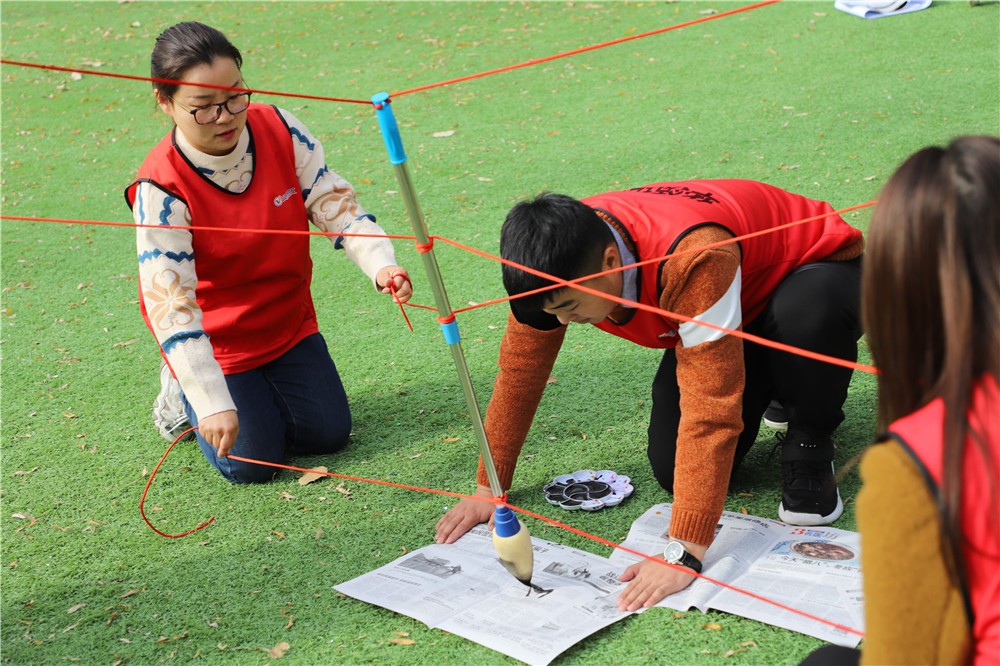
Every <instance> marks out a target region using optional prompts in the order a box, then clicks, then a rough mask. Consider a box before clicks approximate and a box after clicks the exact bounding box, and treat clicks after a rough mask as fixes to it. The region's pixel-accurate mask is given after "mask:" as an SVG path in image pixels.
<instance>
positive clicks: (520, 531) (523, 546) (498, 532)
mask: <svg viewBox="0 0 1000 666" xmlns="http://www.w3.org/2000/svg"><path fill="white" fill-rule="evenodd" d="M493 547H494V548H496V551H497V556H499V558H500V563H501V564H503V566H504V568H505V569H507V571H509V572H510V574H511V575H512V576H514V578H516V579H518V580H519V581H521V582H522V583H523V584H525V585H527V586H529V587H530V586H531V573H532V571H533V569H534V566H535V555H534V552H533V551H532V549H531V535H530V534H528V528H527V527H525V526H524V523H522V522H521V521H520V520H518V518H517V516H516V515H514V512H513V511H511V510H510V509H509V508H508V507H506V506H499V507H497V510H496V512H495V513H494V515H493Z"/></svg>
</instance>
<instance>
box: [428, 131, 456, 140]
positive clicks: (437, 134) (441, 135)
mask: <svg viewBox="0 0 1000 666" xmlns="http://www.w3.org/2000/svg"><path fill="white" fill-rule="evenodd" d="M454 134H455V130H445V131H443V132H434V134H431V136H432V137H434V138H435V139H444V138H446V137H449V136H452V135H454Z"/></svg>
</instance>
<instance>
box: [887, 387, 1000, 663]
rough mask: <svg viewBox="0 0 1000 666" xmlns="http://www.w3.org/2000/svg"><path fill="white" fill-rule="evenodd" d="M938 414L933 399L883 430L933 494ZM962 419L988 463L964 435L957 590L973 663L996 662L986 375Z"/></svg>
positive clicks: (997, 455)
mask: <svg viewBox="0 0 1000 666" xmlns="http://www.w3.org/2000/svg"><path fill="white" fill-rule="evenodd" d="M944 415H945V411H944V403H943V401H942V400H940V399H937V400H934V401H932V402H930V403H929V404H927V405H926V406H924V407H922V408H921V409H919V410H917V411H916V412H914V413H912V414H910V415H909V416H905V417H903V418H901V419H899V420H898V421H896V422H895V423H893V424H892V425H891V426H890V428H889V435H890V436H892V437H893V438H894V439H895V440H896V441H898V442H899V443H900V444H901V445H902V446H903V447H904V449H906V450H908V451H909V452H910V454H911V456H912V457H913V460H914V462H915V463H916V464H917V465H918V466H919V468H920V470H921V472H922V474H923V476H924V478H925V479H927V481H928V485H929V486H930V489H931V492H932V494H933V495H934V496H935V497H937V495H938V488H939V487H940V485H941V475H942V472H943V466H944V454H943V448H944V444H943V433H942V428H943V424H944ZM968 421H969V429H970V432H976V433H978V434H979V436H980V438H981V439H982V443H983V445H984V446H985V447H986V448H987V450H988V451H989V452H990V456H991V457H992V461H987V460H985V459H984V458H983V456H982V454H981V453H980V451H979V449H978V448H977V447H976V445H975V444H974V443H973V442H972V440H971V435H970V437H969V439H968V440H967V443H966V446H965V460H964V461H963V467H962V500H961V501H962V511H961V520H962V535H963V537H964V543H963V547H962V552H963V554H964V555H965V566H966V572H967V580H966V581H965V582H966V585H967V587H966V589H964V590H963V594H964V595H965V599H966V607H967V610H968V611H969V614H970V617H971V619H972V637H973V645H974V655H973V663H975V664H996V663H997V662H996V660H997V657H998V656H1000V532H998V527H1000V525H998V523H1000V499H998V493H1000V388H998V387H997V383H996V381H994V380H993V379H992V377H989V376H987V377H986V378H984V380H983V381H981V382H980V383H979V385H978V386H976V389H975V391H974V392H973V396H972V406H971V407H970V409H969V411H968ZM925 545H926V544H925Z"/></svg>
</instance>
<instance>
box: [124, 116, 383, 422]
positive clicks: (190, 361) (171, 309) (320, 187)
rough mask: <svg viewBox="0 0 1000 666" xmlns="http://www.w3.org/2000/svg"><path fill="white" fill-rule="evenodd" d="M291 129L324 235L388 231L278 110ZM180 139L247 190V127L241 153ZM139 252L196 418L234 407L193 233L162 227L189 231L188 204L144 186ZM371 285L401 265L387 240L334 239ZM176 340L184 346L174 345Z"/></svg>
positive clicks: (205, 168)
mask: <svg viewBox="0 0 1000 666" xmlns="http://www.w3.org/2000/svg"><path fill="white" fill-rule="evenodd" d="M279 112H280V113H281V116H282V117H283V119H284V120H285V123H286V124H287V125H288V127H289V131H290V134H291V137H292V144H293V146H294V151H295V169H296V176H297V178H298V181H299V184H300V186H301V187H300V189H301V191H302V192H303V196H304V197H305V206H306V211H307V213H308V215H309V219H310V221H311V222H312V223H313V224H314V225H315V226H316V227H317V228H319V229H320V230H322V231H326V232H331V233H335V234H339V233H344V232H347V233H352V234H353V233H357V234H378V235H384V234H385V232H384V231H383V230H382V228H381V227H379V226H378V225H377V224H376V223H375V222H374V218H372V217H371V216H369V215H368V214H367V213H366V212H365V210H364V209H363V208H362V207H361V205H360V204H359V203H358V202H357V200H356V198H355V195H354V189H353V188H352V187H351V184H350V183H348V182H347V181H346V180H344V179H343V178H341V177H340V176H339V175H337V174H336V173H334V172H333V171H331V170H330V169H329V168H328V167H327V165H326V156H325V154H324V151H323V146H322V145H321V144H320V142H319V141H318V140H317V139H316V138H315V137H314V136H313V135H312V134H311V133H310V132H309V130H308V129H307V128H306V126H305V125H303V124H302V122H301V121H299V120H298V119H297V118H295V116H293V115H292V114H291V113H289V112H288V111H285V110H282V109H279ZM175 136H176V142H177V145H178V147H179V148H180V150H181V151H182V152H183V153H184V155H185V156H186V157H187V158H188V159H189V160H190V161H191V162H192V164H194V165H195V166H196V167H198V169H199V170H200V171H201V173H202V174H204V175H205V176H207V177H208V178H209V179H211V180H212V181H213V182H214V183H215V184H217V185H218V186H220V187H222V188H224V189H226V190H229V191H231V192H243V191H244V190H245V189H246V188H247V186H248V185H249V184H250V179H251V176H252V175H253V168H254V159H255V155H254V154H253V153H252V152H250V150H249V144H250V141H249V134H248V133H247V131H246V130H245V129H244V131H243V133H242V134H241V136H240V138H239V141H238V143H237V145H236V148H235V149H234V150H233V151H232V152H231V153H230V154H228V155H222V156H213V155H208V154H206V153H202V152H200V151H198V150H197V149H196V148H194V147H193V146H192V145H191V143H190V142H189V141H188V140H187V139H186V138H185V137H184V134H183V133H182V132H181V131H180V130H176V131H175ZM133 214H134V218H135V222H136V223H137V224H139V225H141V226H140V227H139V228H138V229H137V231H136V247H137V250H138V255H139V281H140V284H141V286H142V295H143V300H144V305H145V307H146V311H147V313H148V314H149V318H150V322H151V323H152V325H153V326H152V327H153V330H154V333H155V335H156V339H157V342H158V343H159V344H160V347H161V348H162V349H165V350H167V358H168V359H169V362H170V366H171V368H172V369H173V371H174V374H175V375H176V377H177V379H178V381H179V382H180V385H181V388H182V389H183V391H184V394H185V396H186V397H187V399H188V401H189V402H190V403H191V406H192V407H193V408H194V411H195V413H197V414H198V416H199V418H205V417H206V416H210V415H212V414H216V413H218V412H222V411H226V410H232V409H235V405H234V403H233V399H232V397H231V396H230V394H229V390H228V388H227V386H226V380H225V377H224V376H223V373H222V368H221V367H220V366H219V364H218V363H217V362H216V360H215V357H214V356H213V353H212V345H211V342H210V340H209V339H208V337H207V336H193V335H191V334H193V333H194V334H196V333H199V332H202V331H201V329H202V312H201V310H200V308H199V306H198V303H197V301H196V300H195V286H196V285H197V283H198V275H197V266H196V261H195V259H194V258H193V256H192V255H193V246H192V234H191V233H190V232H186V231H180V230H177V229H163V228H161V226H160V225H171V226H188V227H190V226H191V224H192V223H191V214H190V211H189V210H188V207H187V206H186V205H185V204H184V202H183V201H180V200H178V199H177V198H176V197H171V196H168V195H167V194H166V193H165V192H163V190H161V189H159V188H157V187H154V186H152V185H150V184H149V183H147V182H143V183H141V184H140V185H139V188H138V191H137V193H136V205H135V206H133ZM332 240H333V245H334V247H335V248H337V249H343V250H344V251H345V252H346V253H347V256H348V258H350V259H351V261H353V262H354V263H355V264H356V265H357V266H358V267H359V268H360V269H361V270H362V271H363V272H364V273H365V275H367V276H368V278H369V279H371V280H372V281H373V282H374V280H375V275H376V274H377V273H378V271H379V270H380V269H381V268H383V267H385V266H391V265H394V264H395V263H396V260H395V254H394V252H393V248H392V243H391V241H390V240H389V239H388V238H384V239H383V238H360V237H353V236H349V237H342V236H341V237H338V236H334V237H332ZM175 341H180V342H178V343H177V344H174V342H175Z"/></svg>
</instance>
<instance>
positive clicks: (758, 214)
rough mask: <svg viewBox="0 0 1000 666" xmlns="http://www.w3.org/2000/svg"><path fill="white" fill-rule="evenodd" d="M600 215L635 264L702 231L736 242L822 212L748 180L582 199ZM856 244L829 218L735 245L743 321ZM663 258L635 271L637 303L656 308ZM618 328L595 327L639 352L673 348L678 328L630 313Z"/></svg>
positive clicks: (819, 205)
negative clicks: (802, 271)
mask: <svg viewBox="0 0 1000 666" xmlns="http://www.w3.org/2000/svg"><path fill="white" fill-rule="evenodd" d="M582 201H583V202H584V203H585V204H587V205H588V206H590V207H591V208H596V209H599V210H603V211H606V212H607V213H609V214H610V215H611V216H612V217H613V218H614V219H615V220H617V221H618V222H619V224H620V226H622V227H624V229H625V231H626V232H627V233H628V234H629V236H631V240H632V241H633V242H634V245H635V247H636V248H638V256H637V257H636V261H644V260H647V259H654V258H656V257H662V256H664V255H667V254H670V253H671V252H673V250H674V248H675V247H676V245H677V243H678V242H680V240H681V239H682V238H683V237H684V236H685V235H687V233H688V232H690V231H692V230H694V229H696V228H697V227H700V226H704V225H709V224H712V225H717V226H721V227H724V228H725V229H727V230H728V231H729V232H730V233H732V234H733V235H735V236H743V235H745V234H748V233H752V232H755V231H762V230H765V229H769V228H772V227H776V226H779V225H782V224H788V223H790V222H796V221H798V220H802V219H805V218H809V217H814V216H816V215H821V214H824V213H829V212H831V211H832V210H833V208H832V207H831V206H830V205H829V204H827V203H825V202H822V201H815V200H813V199H807V198H806V197H803V196H799V195H797V194H792V193H790V192H786V191H784V190H782V189H779V188H777V187H772V186H770V185H765V184H764V183H758V182H755V181H750V180H688V181H684V182H680V183H655V184H653V185H647V186H645V187H637V188H634V189H631V190H625V191H624V192H609V193H607V194H598V195H596V196H593V197H588V198H586V199H583V200H582ZM860 238H861V232H860V231H858V230H857V229H854V228H853V227H851V226H850V225H848V224H847V223H846V222H844V221H843V220H842V219H841V218H840V216H838V215H831V216H829V217H825V218H821V219H817V220H814V221H812V222H807V223H805V224H801V225H797V226H793V227H789V228H788V229H783V230H781V231H778V232H775V233H768V234H763V235H761V236H757V237H754V238H750V239H747V240H743V241H740V249H741V251H742V254H743V260H742V264H741V272H742V276H743V282H742V292H741V293H742V306H743V322H744V323H749V322H750V321H752V320H753V318H754V317H756V316H757V315H759V314H760V313H761V311H762V310H763V309H764V306H765V305H766V304H767V301H768V299H769V298H770V297H771V294H772V293H773V292H774V290H775V288H777V286H778V285H779V284H780V283H781V281H782V280H783V279H785V276H787V275H788V274H789V273H790V272H792V271H793V270H794V269H796V268H798V267H799V266H802V265H803V264H808V263H812V262H816V261H820V260H822V259H825V258H826V257H829V256H830V255H831V254H833V253H834V252H836V251H837V250H841V249H843V248H845V247H848V246H850V245H853V244H854V243H856V242H857V241H858V240H859V239H860ZM665 263H666V260H664V261H660V262H654V263H650V264H646V265H644V266H642V267H641V268H640V269H639V280H638V285H637V286H638V289H639V295H638V299H637V300H638V301H639V302H640V303H643V304H646V305H652V306H654V307H659V305H660V292H661V289H660V275H661V273H662V272H663V267H664V264H665ZM631 314H632V316H631V318H630V319H629V320H628V321H627V322H625V323H624V324H622V325H618V324H613V323H611V322H609V321H603V322H601V323H599V324H596V326H597V327H598V328H600V329H602V330H604V331H607V332H608V333H612V334H614V335H617V336H619V337H622V338H625V339H627V340H631V341H632V342H635V343H637V344H640V345H642V346H644V347H655V348H664V347H674V346H676V344H677V342H678V337H677V326H676V325H675V324H674V323H673V322H671V321H669V320H667V319H666V318H664V317H663V316H661V315H659V314H654V313H651V312H646V311H645V310H638V309H636V310H632V311H631Z"/></svg>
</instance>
